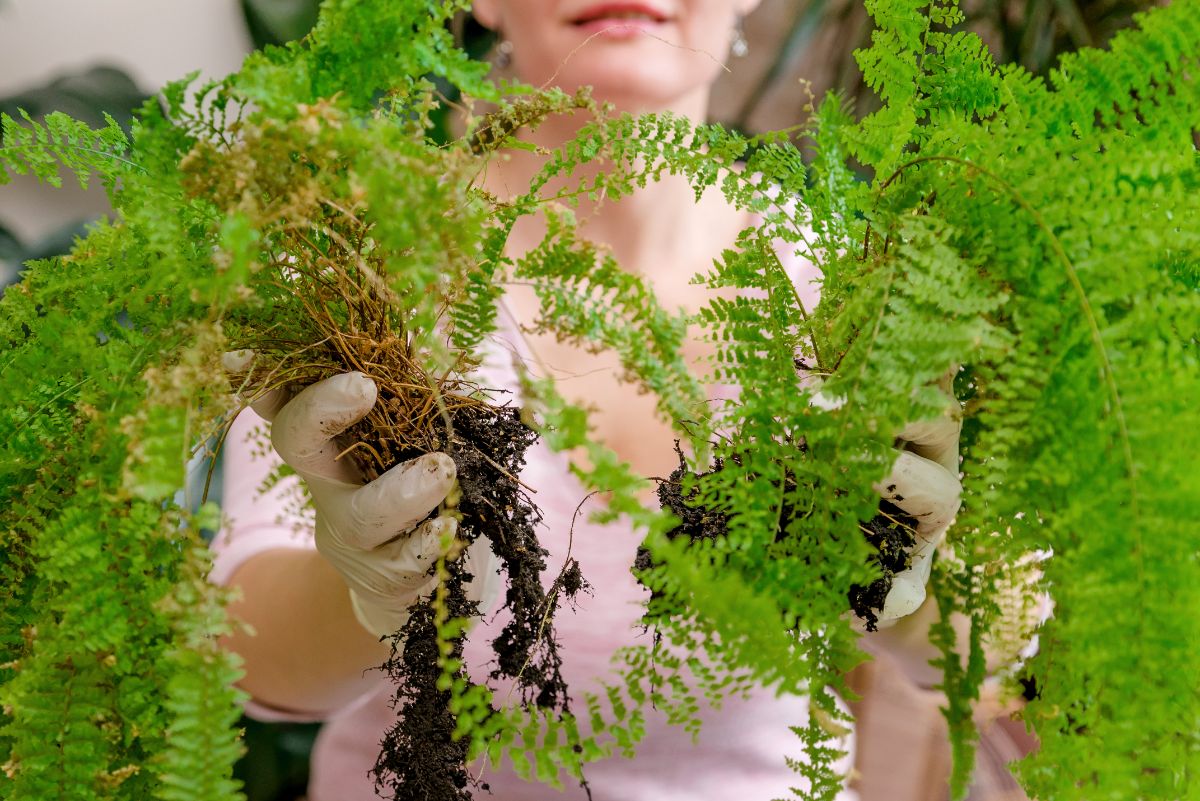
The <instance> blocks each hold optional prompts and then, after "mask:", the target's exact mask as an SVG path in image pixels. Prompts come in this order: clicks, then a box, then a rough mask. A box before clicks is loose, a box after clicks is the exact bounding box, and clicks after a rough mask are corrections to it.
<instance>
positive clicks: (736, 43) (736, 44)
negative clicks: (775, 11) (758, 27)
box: [729, 14, 750, 58]
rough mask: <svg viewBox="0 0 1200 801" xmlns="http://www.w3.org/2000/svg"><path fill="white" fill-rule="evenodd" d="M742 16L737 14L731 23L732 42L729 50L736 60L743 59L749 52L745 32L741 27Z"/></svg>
mask: <svg viewBox="0 0 1200 801" xmlns="http://www.w3.org/2000/svg"><path fill="white" fill-rule="evenodd" d="M742 19H743V17H742V15H741V14H738V15H737V19H735V20H734V22H733V42H732V44H730V46H729V50H730V52H731V53H733V54H734V55H735V56H736V57H738V58H743V57H744V56H745V55H746V54H747V53H749V52H750V43H749V42H747V41H746V31H745V30H744V29H743V27H742Z"/></svg>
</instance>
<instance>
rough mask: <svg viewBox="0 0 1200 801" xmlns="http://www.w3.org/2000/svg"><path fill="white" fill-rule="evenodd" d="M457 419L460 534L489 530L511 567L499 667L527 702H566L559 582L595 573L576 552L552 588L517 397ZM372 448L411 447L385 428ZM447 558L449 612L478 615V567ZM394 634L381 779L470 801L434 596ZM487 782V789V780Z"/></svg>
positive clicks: (426, 797)
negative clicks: (526, 468) (445, 686)
mask: <svg viewBox="0 0 1200 801" xmlns="http://www.w3.org/2000/svg"><path fill="white" fill-rule="evenodd" d="M451 419H452V423H453V425H452V426H450V427H447V429H444V430H443V432H442V436H443V437H444V443H445V444H444V446H443V448H444V450H445V451H446V452H447V453H448V454H449V455H450V456H451V458H453V459H454V462H455V465H456V467H457V469H458V481H459V488H460V491H461V498H460V499H459V501H458V506H457V509H458V512H459V514H461V520H460V521H459V528H458V536H459V539H461V540H462V541H463V542H464V543H471V542H474V541H475V540H476V539H477V538H478V537H480V536H483V535H485V534H486V535H487V537H488V540H489V542H490V543H491V547H492V550H493V552H494V553H495V554H496V556H497V558H498V559H499V562H500V566H501V568H502V569H503V571H504V573H505V574H506V576H507V590H506V593H505V598H504V605H505V607H506V608H507V609H508V610H509V611H510V613H511V616H512V617H511V620H510V621H509V622H508V623H507V624H506V625H505V626H504V628H503V629H502V630H501V632H500V634H499V635H498V636H497V637H496V638H495V640H493V642H492V648H493V651H494V653H495V655H496V662H495V668H494V669H493V670H492V672H491V674H490V676H491V678H492V679H509V680H512V681H513V682H514V683H515V686H516V688H517V690H518V691H519V693H520V696H521V700H522V702H523V703H526V704H536V705H537V706H539V707H543V708H548V709H554V710H557V711H559V712H567V711H569V707H570V697H569V695H568V693H567V685H566V682H565V681H564V680H563V677H562V672H561V667H562V659H561V657H560V656H559V653H558V641H557V639H556V638H555V635H554V629H553V623H552V620H553V615H554V612H555V610H556V609H557V606H558V591H559V590H560V589H561V592H562V594H563V595H565V596H566V597H567V598H568V599H570V598H573V597H574V595H575V594H576V593H577V592H579V591H580V590H581V589H583V588H585V587H586V583H585V582H584V581H583V578H582V574H581V573H580V571H579V565H578V563H577V562H575V561H574V560H571V561H570V562H568V564H567V565H566V566H565V567H564V570H563V573H562V574H561V575H560V576H559V579H558V581H556V582H555V585H554V587H553V590H554V592H552V593H551V594H548V593H547V592H546V590H545V589H544V588H543V586H542V581H541V575H542V572H543V571H544V570H545V569H546V556H547V551H546V549H545V548H543V547H542V546H541V545H540V544H539V543H538V540H537V537H536V534H535V527H536V525H537V524H538V522H539V521H540V520H541V514H540V512H539V511H538V510H537V508H536V507H535V506H534V505H533V504H532V502H531V501H530V499H529V496H528V494H527V493H526V492H525V491H524V488H523V487H522V485H521V484H520V482H519V481H518V479H517V475H518V474H519V473H520V470H521V467H522V466H523V464H524V461H525V452H526V450H527V449H528V448H529V447H530V446H531V445H532V444H533V443H534V441H535V440H536V439H537V435H536V434H535V433H534V432H533V431H531V430H530V429H529V428H528V427H526V426H525V425H524V423H522V422H521V419H520V412H519V410H518V409H515V408H512V407H492V406H477V405H463V406H460V407H459V408H458V409H456V411H454V412H453V413H452V418H451ZM373 449H374V451H375V452H376V453H381V454H382V453H389V454H394V458H396V461H397V462H398V461H399V460H400V459H401V458H403V457H404V456H407V454H405V453H404V452H403V449H402V448H397V447H396V443H395V442H394V441H388V440H387V439H386V438H383V439H382V440H380V439H379V438H378V432H376V445H374V446H373ZM377 467H378V466H377ZM445 567H446V570H447V573H448V574H449V578H448V580H447V581H445V582H444V584H443V587H444V597H445V603H446V609H447V612H448V613H449V616H451V617H463V618H469V617H478V616H479V615H480V610H479V608H478V604H477V603H476V602H475V601H472V600H471V599H470V598H469V597H468V596H467V585H468V583H469V582H470V581H471V580H472V578H473V577H472V576H471V575H470V574H469V573H468V572H467V571H466V569H465V567H464V560H462V559H459V560H454V561H448V562H447V563H446V566H445ZM392 643H393V651H392V655H391V658H389V660H388V661H387V663H386V664H385V665H384V666H383V669H384V670H385V671H386V672H387V673H388V675H389V676H390V677H391V678H392V680H393V682H394V683H395V685H396V692H395V695H394V701H393V703H394V705H395V707H396V709H397V710H398V712H399V719H398V720H397V722H396V723H395V724H394V725H393V726H392V728H391V729H389V730H388V732H387V734H386V735H385V736H384V739H383V742H382V749H381V752H380V754H379V757H378V759H377V761H376V764H375V768H374V774H375V777H376V785H377V786H378V787H380V788H384V787H386V788H388V789H390V790H391V792H392V793H393V797H394V798H396V799H404V800H405V801H407V800H408V799H413V800H414V801H416V799H420V800H421V801H468V799H470V798H471V792H470V790H471V785H472V782H473V780H472V778H471V776H470V775H469V773H468V772H467V770H466V757H467V742H466V740H465V739H464V740H458V741H455V740H454V739H453V737H452V736H451V735H452V733H453V731H454V729H455V723H456V721H455V717H454V715H453V714H452V713H451V712H450V710H449V706H448V705H449V701H450V692H449V691H448V690H441V689H439V688H438V686H437V682H438V678H439V677H440V675H441V668H440V665H439V653H438V646H437V625H436V610H435V608H434V604H433V600H432V599H427V600H422V601H421V602H419V603H417V604H416V605H415V606H413V607H412V616H411V617H410V618H409V620H408V622H407V623H406V624H405V626H404V628H403V629H401V630H400V631H399V632H397V633H396V634H395V635H394V636H393V638H392ZM463 646H464V639H463V638H458V639H456V640H454V641H453V643H452V651H451V653H450V658H452V659H455V660H461V659H462V654H463ZM459 678H461V679H462V680H463V681H465V682H467V683H468V684H469V683H470V679H469V677H468V676H467V675H466V672H465V671H461V670H460V671H459ZM480 787H481V788H482V789H484V790H486V789H487V786H486V784H481V785H480Z"/></svg>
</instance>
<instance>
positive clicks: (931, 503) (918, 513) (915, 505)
mask: <svg viewBox="0 0 1200 801" xmlns="http://www.w3.org/2000/svg"><path fill="white" fill-rule="evenodd" d="M875 491H876V492H878V493H879V494H880V495H881V496H883V498H884V499H885V500H887V501H890V502H891V503H893V504H895V505H896V506H898V507H900V508H901V509H903V510H904V511H905V512H907V513H908V514H910V515H912V516H913V517H915V518H916V519H917V533H918V534H920V535H921V536H922V537H923V538H924V539H925V540H927V541H928V540H931V539H933V538H934V536H935V535H937V534H940V533H941V532H942V531H944V530H945V528H946V527H947V526H948V525H950V521H951V520H953V519H954V515H955V514H957V513H958V507H959V503H960V496H961V493H962V485H961V484H959V481H958V479H957V478H956V477H955V476H954V475H952V474H951V473H950V471H949V470H947V469H946V468H944V467H942V466H941V465H940V464H938V463H937V462H934V461H931V460H929V459H926V458H924V457H922V456H918V455H916V454H915V453H909V452H908V451H902V452H901V453H900V454H899V455H898V456H897V458H896V463H895V465H894V466H893V467H892V472H891V474H890V475H889V476H888V477H887V478H885V479H884V480H883V481H881V482H880V483H878V484H876V485H875Z"/></svg>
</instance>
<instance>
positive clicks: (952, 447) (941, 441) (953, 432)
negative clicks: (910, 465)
mask: <svg viewBox="0 0 1200 801" xmlns="http://www.w3.org/2000/svg"><path fill="white" fill-rule="evenodd" d="M961 430H962V421H961V420H959V419H958V418H957V417H952V416H951V415H949V414H947V415H946V416H944V417H939V418H937V419H935V420H921V421H918V422H916V423H909V424H908V425H906V426H905V427H904V429H903V430H902V431H901V432H900V433H899V434H897V435H896V436H897V438H899V439H902V440H904V442H905V449H906V450H909V451H912V452H913V453H915V454H917V455H918V456H923V457H925V458H926V459H929V460H930V461H934V462H937V463H938V464H940V465H941V466H942V467H944V468H946V469H947V470H949V471H950V472H951V473H953V474H955V475H957V474H958V435H959V432H960V431H961Z"/></svg>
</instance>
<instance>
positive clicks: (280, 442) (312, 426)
mask: <svg viewBox="0 0 1200 801" xmlns="http://www.w3.org/2000/svg"><path fill="white" fill-rule="evenodd" d="M377 394H378V390H377V389H376V387H375V382H374V381H372V380H371V379H370V378H367V377H366V376H365V375H363V374H362V373H342V374H340V375H335V376H332V377H330V378H326V379H325V380H324V381H318V382H317V383H315V384H313V385H312V386H309V387H305V388H304V389H303V390H301V392H300V394H298V395H297V396H296V397H294V398H292V399H291V400H290V401H288V403H287V405H285V406H284V407H283V408H282V409H280V410H279V413H278V414H277V415H276V416H275V420H274V423H273V424H272V425H271V444H272V445H274V446H275V450H276V451H278V452H279V457H280V458H281V459H283V461H285V462H287V463H288V464H289V465H290V466H291V467H292V468H293V469H294V470H295V471H296V472H297V473H299V474H300V475H301V477H303V478H306V479H307V478H309V477H310V476H323V477H325V478H339V479H345V478H347V477H348V470H349V467H348V465H346V464H343V463H340V462H338V461H336V459H335V457H336V456H337V454H338V451H339V448H338V447H337V444H336V443H335V442H334V441H333V438H334V437H336V436H337V435H338V434H340V433H342V432H343V431H345V430H346V429H347V428H349V427H350V426H352V425H354V423H356V422H358V421H359V420H361V419H362V418H363V417H365V416H366V414H367V412H369V411H371V407H372V406H374V405H375V398H376V396H377Z"/></svg>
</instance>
